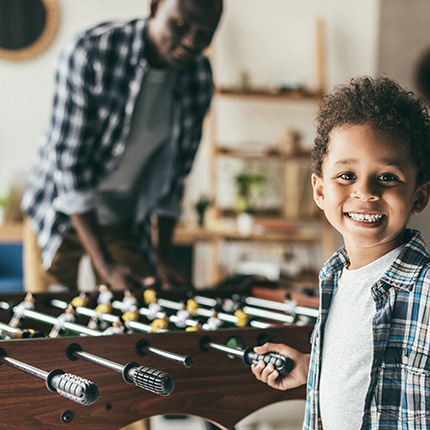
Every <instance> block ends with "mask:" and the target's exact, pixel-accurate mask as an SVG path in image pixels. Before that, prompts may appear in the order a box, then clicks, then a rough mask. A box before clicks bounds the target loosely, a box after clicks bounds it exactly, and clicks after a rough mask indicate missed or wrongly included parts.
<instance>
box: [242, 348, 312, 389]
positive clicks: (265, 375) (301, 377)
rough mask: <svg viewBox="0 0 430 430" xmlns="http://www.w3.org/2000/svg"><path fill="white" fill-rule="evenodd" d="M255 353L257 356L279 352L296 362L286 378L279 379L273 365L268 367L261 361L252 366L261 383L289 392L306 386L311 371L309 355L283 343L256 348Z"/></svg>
mask: <svg viewBox="0 0 430 430" xmlns="http://www.w3.org/2000/svg"><path fill="white" fill-rule="evenodd" d="M254 351H255V352H256V353H257V354H266V353H267V352H277V353H278V354H282V355H285V356H286V357H288V358H291V360H293V361H294V367H293V370H292V371H291V372H290V373H289V374H288V375H287V376H285V377H284V378H279V373H278V371H277V370H276V369H275V367H274V366H273V364H271V363H269V364H267V365H266V363H265V362H264V361H260V362H258V363H257V364H252V365H251V371H252V373H253V374H254V376H255V377H256V378H257V379H258V380H259V381H261V382H264V383H266V384H267V385H268V386H269V387H272V388H275V389H277V390H289V389H291V388H296V387H300V386H301V385H303V384H306V381H307V379H308V370H309V359H310V355H309V354H302V353H301V352H299V351H297V350H296V349H294V348H291V347H289V346H287V345H284V344H281V343H265V344H264V345H262V346H256V347H255V348H254Z"/></svg>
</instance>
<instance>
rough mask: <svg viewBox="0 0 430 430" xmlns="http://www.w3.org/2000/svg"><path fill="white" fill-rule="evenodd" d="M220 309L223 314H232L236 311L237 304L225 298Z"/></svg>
mask: <svg viewBox="0 0 430 430" xmlns="http://www.w3.org/2000/svg"><path fill="white" fill-rule="evenodd" d="M221 308H222V310H223V311H224V312H225V313H227V314H233V313H234V312H235V311H236V310H237V304H236V303H235V302H234V300H233V299H231V298H230V297H226V298H224V299H223V301H222V304H221Z"/></svg>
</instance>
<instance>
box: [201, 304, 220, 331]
mask: <svg viewBox="0 0 430 430" xmlns="http://www.w3.org/2000/svg"><path fill="white" fill-rule="evenodd" d="M222 325H223V323H222V321H221V320H220V319H219V318H218V311H217V310H216V309H212V314H211V316H210V317H209V318H208V319H207V321H206V323H205V324H203V330H218V329H219V328H220V327H221V326H222Z"/></svg>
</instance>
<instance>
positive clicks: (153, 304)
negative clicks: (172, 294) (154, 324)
mask: <svg viewBox="0 0 430 430" xmlns="http://www.w3.org/2000/svg"><path fill="white" fill-rule="evenodd" d="M143 296H144V300H145V303H146V305H147V308H148V314H147V315H146V317H147V318H148V319H149V320H150V321H152V320H154V319H155V318H157V315H158V314H159V312H162V310H163V308H162V307H161V306H160V305H159V304H158V301H157V293H156V292H155V290H152V289H149V290H145V291H144V293H143Z"/></svg>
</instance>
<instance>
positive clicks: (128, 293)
mask: <svg viewBox="0 0 430 430" xmlns="http://www.w3.org/2000/svg"><path fill="white" fill-rule="evenodd" d="M138 306H139V304H138V300H137V297H136V296H135V293H134V291H132V290H130V289H129V288H127V289H126V290H124V297H123V298H122V301H121V309H120V310H121V312H122V313H125V312H128V311H133V310H136V309H137V308H138Z"/></svg>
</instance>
